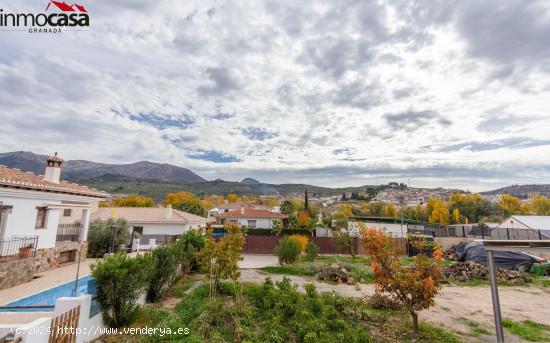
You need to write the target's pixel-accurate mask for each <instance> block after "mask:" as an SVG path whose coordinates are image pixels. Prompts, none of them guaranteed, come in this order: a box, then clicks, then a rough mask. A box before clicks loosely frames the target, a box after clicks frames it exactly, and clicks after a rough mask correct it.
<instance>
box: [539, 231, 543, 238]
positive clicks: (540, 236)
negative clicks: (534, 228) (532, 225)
mask: <svg viewBox="0 0 550 343" xmlns="http://www.w3.org/2000/svg"><path fill="white" fill-rule="evenodd" d="M539 240H542V235H541V233H540V229H539Z"/></svg>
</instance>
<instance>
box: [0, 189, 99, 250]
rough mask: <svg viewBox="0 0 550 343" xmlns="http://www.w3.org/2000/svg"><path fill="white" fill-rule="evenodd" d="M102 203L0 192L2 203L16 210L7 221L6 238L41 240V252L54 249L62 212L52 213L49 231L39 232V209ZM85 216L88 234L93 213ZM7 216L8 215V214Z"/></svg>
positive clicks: (48, 222) (43, 193) (13, 210)
mask: <svg viewBox="0 0 550 343" xmlns="http://www.w3.org/2000/svg"><path fill="white" fill-rule="evenodd" d="M99 200H100V199H97V198H91V197H84V196H73V195H66V194H57V193H47V192H35V191H24V190H15V189H11V188H3V189H0V201H2V203H3V205H4V206H12V209H11V213H9V214H8V215H7V217H6V223H5V226H6V229H5V233H4V237H3V238H4V239H5V238H9V237H11V236H38V249H42V248H51V247H54V246H55V239H56V235H57V226H58V224H59V218H60V215H61V211H62V210H61V209H57V208H51V209H48V211H47V215H46V228H45V229H36V216H37V213H38V210H37V207H45V206H48V205H50V206H51V205H59V206H62V201H77V202H88V203H89V204H90V205H92V204H95V203H97V202H98V201H99ZM84 212H85V213H86V216H85V218H83V219H84V221H83V222H82V223H83V224H84V225H85V231H86V232H87V229H88V226H87V225H88V222H89V214H90V211H89V210H88V211H84ZM5 213H6V211H4V214H5ZM81 220H82V219H81ZM83 237H86V236H83Z"/></svg>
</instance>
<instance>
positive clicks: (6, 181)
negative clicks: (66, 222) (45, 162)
mask: <svg viewBox="0 0 550 343" xmlns="http://www.w3.org/2000/svg"><path fill="white" fill-rule="evenodd" d="M0 186H3V187H15V188H21V189H28V190H33V191H43V192H55V193H65V194H74V195H85V196H91V197H98V198H106V197H107V196H108V195H109V194H107V193H105V192H103V191H99V190H97V189H94V188H90V187H87V186H82V185H78V184H76V183H71V182H67V181H61V182H60V183H53V182H49V181H46V180H44V178H43V176H41V175H36V174H34V173H31V172H24V171H21V170H19V169H12V168H8V167H5V166H2V165H0Z"/></svg>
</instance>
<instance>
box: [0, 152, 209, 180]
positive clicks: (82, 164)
mask: <svg viewBox="0 0 550 343" xmlns="http://www.w3.org/2000/svg"><path fill="white" fill-rule="evenodd" d="M47 157H48V156H46V155H37V154H34V153H32V152H30V151H15V152H6V153H0V164H1V165H5V166H7V167H11V168H17V169H21V170H24V171H30V172H33V173H35V174H43V173H44V168H45V167H44V165H45V163H46V158H47ZM62 173H63V178H64V179H66V180H75V179H80V180H81V179H86V178H94V177H100V176H103V175H120V176H127V177H133V178H139V179H156V180H159V181H165V182H174V183H197V182H205V181H206V180H205V179H203V178H202V177H200V176H198V175H197V174H195V173H193V172H192V171H191V170H189V169H186V168H181V167H176V166H173V165H171V164H165V163H163V164H160V163H153V162H148V161H141V162H135V163H130V164H106V163H96V162H90V161H83V160H69V161H65V163H64V164H63V169H62Z"/></svg>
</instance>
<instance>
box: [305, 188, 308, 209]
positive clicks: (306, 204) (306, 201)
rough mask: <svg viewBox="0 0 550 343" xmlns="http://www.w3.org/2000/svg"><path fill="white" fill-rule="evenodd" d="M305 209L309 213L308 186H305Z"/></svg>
mask: <svg viewBox="0 0 550 343" xmlns="http://www.w3.org/2000/svg"><path fill="white" fill-rule="evenodd" d="M304 210H306V211H307V212H308V213H309V199H308V198H307V188H305V195H304Z"/></svg>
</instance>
